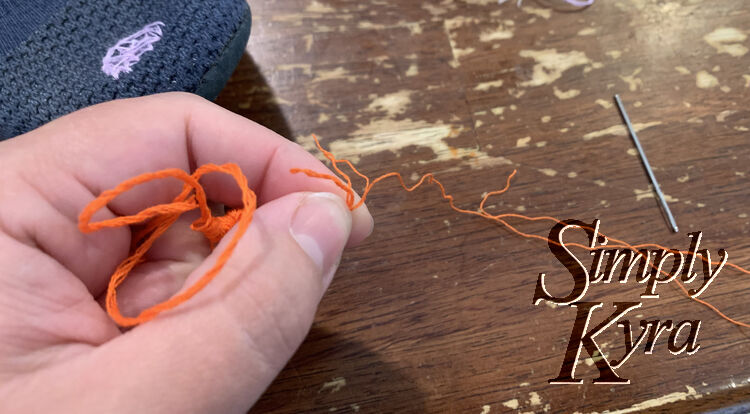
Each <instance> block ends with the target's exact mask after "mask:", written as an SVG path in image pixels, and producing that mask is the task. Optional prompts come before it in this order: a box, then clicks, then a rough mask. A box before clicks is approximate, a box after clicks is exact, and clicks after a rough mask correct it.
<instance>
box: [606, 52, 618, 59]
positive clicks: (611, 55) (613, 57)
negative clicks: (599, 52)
mask: <svg viewBox="0 0 750 414" xmlns="http://www.w3.org/2000/svg"><path fill="white" fill-rule="evenodd" d="M605 54H606V55H607V56H609V57H611V58H612V59H619V58H620V56H622V52H621V51H619V50H608V51H607V52H606V53H605Z"/></svg>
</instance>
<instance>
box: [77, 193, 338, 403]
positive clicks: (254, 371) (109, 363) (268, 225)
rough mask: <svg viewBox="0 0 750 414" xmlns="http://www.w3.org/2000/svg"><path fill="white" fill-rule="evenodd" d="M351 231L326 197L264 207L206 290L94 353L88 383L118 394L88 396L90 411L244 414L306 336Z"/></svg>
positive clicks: (298, 197)
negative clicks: (92, 373) (106, 384)
mask: <svg viewBox="0 0 750 414" xmlns="http://www.w3.org/2000/svg"><path fill="white" fill-rule="evenodd" d="M351 229H352V214H351V213H350V211H349V210H348V208H347V207H346V205H345V203H344V202H343V200H342V199H341V198H340V197H338V196H335V195H333V194H330V193H293V194H289V195H286V196H283V197H280V198H278V199H276V200H274V201H271V202H268V203H266V204H264V205H263V206H261V207H260V208H259V209H258V210H257V211H256V212H255V216H254V219H253V222H252V224H251V225H250V227H249V229H248V231H247V233H246V234H245V235H244V236H243V237H242V239H241V240H240V242H239V244H238V245H237V247H236V249H235V251H234V253H233V255H232V257H231V258H230V260H229V261H228V262H227V263H226V265H225V266H224V268H223V269H222V271H221V272H220V273H219V274H218V275H217V276H216V278H215V279H214V280H213V281H212V282H211V283H210V284H208V286H207V287H206V288H205V289H204V290H202V291H201V292H200V293H199V294H197V295H196V296H195V297H193V298H192V299H191V300H190V301H188V302H186V303H184V304H182V305H180V306H179V307H177V308H175V309H173V310H172V311H169V312H165V313H164V314H162V315H160V316H159V317H157V318H156V319H154V320H153V321H151V322H149V323H146V324H144V325H141V326H138V327H136V328H135V329H133V330H131V331H129V332H127V333H125V334H124V335H122V336H121V337H119V338H117V339H115V340H113V341H110V342H109V343H107V344H105V345H104V346H102V347H100V348H98V349H97V350H96V351H94V356H93V358H90V359H89V361H87V363H90V364H92V366H91V367H89V369H91V370H90V371H88V372H95V373H96V372H98V373H101V374H95V375H96V377H97V378H91V380H92V381H95V382H96V384H97V388H98V389H110V390H116V391H113V392H114V393H115V394H116V395H114V396H113V395H106V396H102V395H100V396H91V398H95V399H97V400H98V401H92V403H94V405H92V407H98V409H97V411H103V412H113V411H118V410H121V409H122V408H123V407H127V411H130V412H245V411H246V410H247V409H249V408H250V407H251V406H252V404H253V403H254V402H255V401H256V400H257V399H258V398H259V397H260V395H261V394H262V393H263V391H264V390H265V389H266V387H267V386H268V385H269V384H270V383H271V381H272V380H273V379H274V377H275V376H276V375H277V374H278V373H279V371H280V370H281V369H282V368H283V367H284V365H285V364H286V362H287V361H288V360H289V358H290V357H291V356H292V354H293V353H294V352H295V350H296V349H297V347H298V346H299V345H300V343H301V342H302V340H303V339H304V337H305V335H306V334H307V332H308V330H309V328H310V326H311V324H312V321H313V318H314V315H315V311H316V309H317V306H318V303H319V301H320V299H321V297H322V295H323V293H324V291H325V289H326V288H327V287H328V284H329V283H330V281H331V279H332V277H333V274H334V272H335V270H336V268H337V266H338V263H339V259H340V257H341V253H342V251H343V249H344V246H345V245H346V243H347V240H348V239H349V235H350V232H351ZM230 237H231V234H230V235H228V237H225V240H228V239H229V238H230ZM222 250H223V246H222V244H219V246H218V247H217V248H216V250H215V251H214V252H213V253H212V254H211V256H209V258H208V259H207V260H206V262H204V263H203V264H202V265H201V266H200V267H198V269H196V271H195V272H194V273H193V274H191V276H190V277H189V278H188V280H187V282H186V286H187V285H189V284H191V283H192V282H194V281H195V280H197V279H198V278H200V276H201V275H203V273H205V272H206V271H207V270H208V269H209V268H210V267H211V266H212V265H213V264H214V262H215V259H216V257H218V255H219V254H220V253H221V251H222ZM86 371H87V370H84V372H86ZM103 382H104V383H109V385H110V386H109V387H106V388H104V387H103V384H102V383H103ZM99 399H100V400H99Z"/></svg>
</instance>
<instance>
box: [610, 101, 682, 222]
mask: <svg viewBox="0 0 750 414" xmlns="http://www.w3.org/2000/svg"><path fill="white" fill-rule="evenodd" d="M615 102H617V108H618V109H619V110H620V115H622V119H623V120H624V121H625V126H627V127H628V132H630V136H631V137H632V138H633V142H634V143H635V148H636V149H637V150H638V154H639V155H640V156H641V161H642V162H643V166H644V167H645V168H646V173H648V178H649V180H651V184H652V185H653V186H654V191H655V192H656V195H657V196H658V197H659V203H660V204H661V208H662V209H664V213H666V215H667V219H669V224H670V225H671V226H672V230H673V231H674V232H675V233H677V232H678V231H679V230H678V229H677V223H676V222H675V221H674V217H673V216H672V211H671V210H670V209H669V205H668V204H667V200H666V199H665V198H664V193H662V192H661V188H659V183H658V182H656V177H655V176H654V172H653V171H652V170H651V165H650V164H649V163H648V158H646V154H645V153H644V152H643V148H642V147H641V142H640V141H639V140H638V135H636V134H635V129H633V125H632V124H631V123H630V118H629V117H628V114H627V112H625V106H623V104H622V101H621V100H620V96H619V95H615Z"/></svg>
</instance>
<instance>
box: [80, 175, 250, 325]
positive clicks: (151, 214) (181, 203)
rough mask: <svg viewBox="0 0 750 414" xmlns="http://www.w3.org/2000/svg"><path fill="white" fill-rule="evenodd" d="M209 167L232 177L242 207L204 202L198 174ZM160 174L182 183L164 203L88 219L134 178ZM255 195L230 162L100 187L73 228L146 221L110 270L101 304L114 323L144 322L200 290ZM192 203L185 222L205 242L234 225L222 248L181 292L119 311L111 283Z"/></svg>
mask: <svg viewBox="0 0 750 414" xmlns="http://www.w3.org/2000/svg"><path fill="white" fill-rule="evenodd" d="M211 172H222V173H225V174H229V175H231V176H232V177H233V178H234V180H235V181H236V182H237V186H239V188H240V190H241V191H242V208H241V209H235V210H230V211H228V212H227V214H226V215H224V216H219V217H214V216H213V215H212V214H211V210H210V209H209V207H208V201H207V199H206V193H205V191H204V190H203V187H202V186H201V185H200V183H199V182H198V180H199V179H200V178H201V177H202V176H203V175H205V174H208V173H211ZM162 178H177V179H179V180H181V181H182V182H183V183H184V185H183V189H182V192H181V193H180V194H179V195H178V196H177V197H175V199H174V200H172V202H171V203H170V204H159V205H156V206H153V207H149V208H146V209H145V210H143V211H141V212H139V213H137V214H134V215H130V216H122V217H116V218H112V219H108V220H102V221H99V222H94V223H91V219H92V217H93V216H94V214H95V213H96V212H97V211H99V210H100V209H102V208H105V207H106V206H107V204H108V203H109V202H110V201H112V200H114V199H115V197H117V196H118V195H120V194H122V193H124V192H126V191H128V190H130V189H131V188H133V187H135V186H136V185H138V184H142V183H145V182H148V181H152V180H158V179H162ZM256 205H257V199H256V196H255V193H254V192H253V191H252V190H251V189H250V188H249V187H248V184H247V178H245V176H244V175H243V174H242V170H240V167H239V166H237V165H236V164H224V165H215V164H206V165H204V166H202V167H200V168H198V169H197V170H196V171H195V172H194V173H193V174H188V173H186V172H185V171H182V170H179V169H167V170H162V171H158V172H155V173H146V174H141V175H139V176H137V177H134V178H131V179H129V180H127V181H124V182H123V183H121V184H120V185H118V186H117V187H115V188H114V189H112V190H107V191H105V192H103V193H102V194H101V195H100V196H99V197H97V198H96V199H95V200H94V201H92V202H91V203H90V204H89V205H88V206H86V208H84V209H83V211H82V212H81V215H80V217H79V219H78V228H79V229H80V230H81V231H82V232H84V233H89V232H93V231H97V230H100V229H103V228H114V227H123V226H129V225H132V224H141V223H144V222H145V223H146V226H145V228H144V229H143V230H142V231H141V232H139V233H137V234H135V235H134V236H133V245H134V251H133V253H132V254H131V256H130V257H128V258H127V259H125V260H124V261H123V262H122V263H120V265H119V266H117V269H115V272H114V273H113V274H112V278H111V279H110V281H109V285H108V286H107V297H106V307H107V313H108V314H109V315H110V317H111V318H112V319H113V320H114V321H115V322H116V323H117V324H118V325H120V326H134V325H138V324H141V323H143V322H147V321H149V320H151V319H153V318H155V317H156V315H158V314H159V313H161V312H164V311H165V310H169V309H172V308H174V307H175V306H177V305H179V304H181V303H183V302H185V301H186V300H188V299H190V298H191V297H193V296H194V295H195V294H196V293H198V292H200V291H201V289H203V288H204V287H205V286H206V285H207V284H208V282H210V281H211V280H212V279H213V278H214V277H215V276H216V275H217V274H218V273H219V271H220V270H221V269H222V268H223V267H224V264H226V262H227V260H229V257H230V256H231V255H232V252H233V251H234V248H235V247H236V246H237V242H238V241H239V239H240V237H242V235H243V234H244V233H245V231H246V230H247V228H248V226H249V225H250V222H251V221H252V220H253V213H254V212H255V209H256ZM195 209H198V210H199V211H200V213H201V216H200V218H198V219H197V220H195V221H194V222H193V224H192V225H191V226H190V228H191V229H193V230H195V231H199V232H201V233H203V234H204V235H205V236H206V238H207V239H208V240H209V242H210V243H211V247H214V246H216V244H218V243H219V241H220V240H221V238H222V237H224V235H225V234H226V233H227V232H228V231H229V230H230V229H231V228H232V226H234V225H235V224H237V231H236V232H235V234H234V236H233V237H232V239H231V240H230V241H229V243H227V245H226V248H225V249H224V251H223V252H221V255H219V258H218V259H217V260H216V263H215V264H214V265H213V267H212V268H211V269H210V270H209V271H208V272H206V273H205V274H204V275H203V276H201V278H200V279H198V281H197V282H195V284H193V285H191V286H190V287H188V288H187V289H185V290H184V291H183V292H180V293H178V294H177V295H175V296H173V297H172V298H170V299H168V300H166V301H164V302H162V303H159V304H157V305H155V306H152V307H150V308H148V309H146V310H144V311H142V312H141V313H140V314H138V316H136V317H128V316H123V315H122V313H120V308H119V307H118V305H117V287H118V286H120V285H121V284H122V282H124V281H125V278H126V277H127V276H128V274H129V273H130V271H131V270H133V268H134V267H135V266H136V265H137V264H138V263H140V262H141V261H142V259H143V256H144V255H145V254H146V252H147V251H148V249H150V248H151V246H152V245H153V244H154V241H156V239H157V238H159V236H161V235H162V234H163V233H164V232H165V231H166V230H167V228H169V226H171V225H172V224H173V223H174V222H175V221H176V220H177V218H178V217H179V216H180V215H181V214H182V213H185V212H187V211H190V210H195Z"/></svg>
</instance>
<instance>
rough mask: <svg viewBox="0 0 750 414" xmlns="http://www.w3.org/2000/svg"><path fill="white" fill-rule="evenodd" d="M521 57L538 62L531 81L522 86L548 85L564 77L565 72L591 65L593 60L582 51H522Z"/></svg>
mask: <svg viewBox="0 0 750 414" xmlns="http://www.w3.org/2000/svg"><path fill="white" fill-rule="evenodd" d="M519 56H521V57H523V58H531V59H534V60H535V61H536V64H535V65H534V67H533V69H532V75H531V79H530V80H528V81H525V82H522V83H521V84H520V85H521V86H541V85H548V84H551V83H552V82H555V81H556V80H558V79H560V77H562V74H563V72H565V71H566V70H568V69H571V68H574V67H576V66H584V65H588V64H591V63H592V62H591V60H590V59H589V58H588V57H587V56H586V54H585V53H583V52H580V51H576V50H573V51H570V52H558V51H557V49H544V50H522V51H521V52H519Z"/></svg>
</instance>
